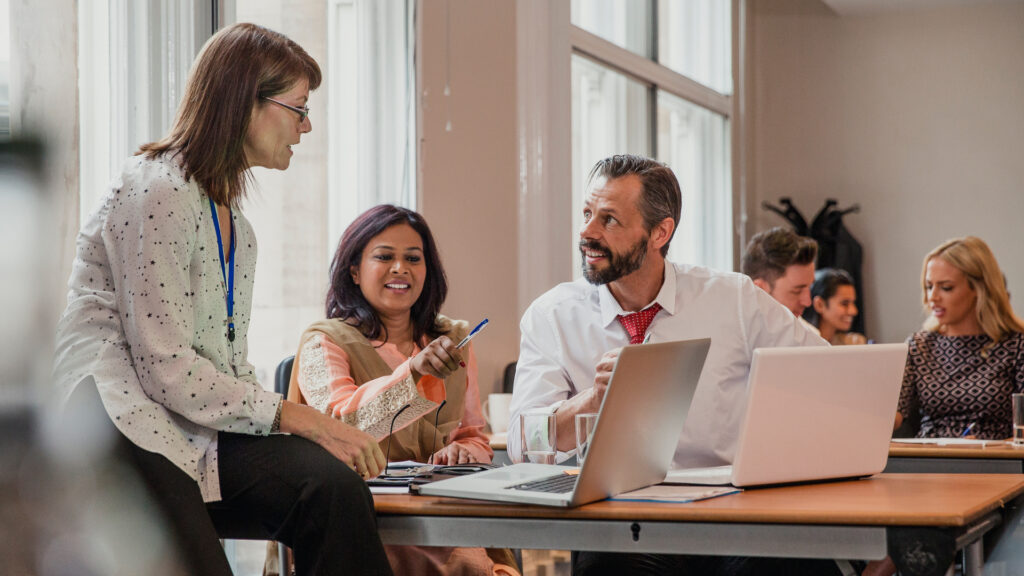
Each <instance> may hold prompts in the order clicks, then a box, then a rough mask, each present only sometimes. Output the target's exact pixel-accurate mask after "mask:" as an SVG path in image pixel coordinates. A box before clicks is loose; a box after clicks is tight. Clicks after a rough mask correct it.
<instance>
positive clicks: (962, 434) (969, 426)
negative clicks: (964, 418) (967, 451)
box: [960, 422, 977, 438]
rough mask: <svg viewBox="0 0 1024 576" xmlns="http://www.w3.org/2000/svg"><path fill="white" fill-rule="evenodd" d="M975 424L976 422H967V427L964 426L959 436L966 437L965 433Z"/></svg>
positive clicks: (968, 432)
mask: <svg viewBox="0 0 1024 576" xmlns="http://www.w3.org/2000/svg"><path fill="white" fill-rule="evenodd" d="M975 424H977V422H971V423H970V424H968V425H967V428H964V431H963V432H962V433H961V434H960V437H961V438H967V435H968V434H970V433H971V430H972V429H973V428H974V425H975Z"/></svg>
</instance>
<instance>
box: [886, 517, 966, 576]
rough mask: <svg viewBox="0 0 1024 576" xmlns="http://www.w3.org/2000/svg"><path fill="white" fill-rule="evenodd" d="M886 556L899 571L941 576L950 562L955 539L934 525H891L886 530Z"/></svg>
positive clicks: (910, 574) (911, 574)
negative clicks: (897, 526) (932, 526)
mask: <svg viewBox="0 0 1024 576" xmlns="http://www.w3.org/2000/svg"><path fill="white" fill-rule="evenodd" d="M887 536H888V546H889V556H890V557H891V558H892V561H893V563H894V564H896V568H897V569H899V571H900V574H905V575H907V576H944V575H945V574H946V573H947V570H948V569H949V567H950V566H952V565H953V558H954V554H955V553H956V541H955V539H954V538H953V535H952V534H951V533H950V532H949V531H947V530H942V529H937V528H910V527H908V528H892V529H890V530H889V531H888V533H887Z"/></svg>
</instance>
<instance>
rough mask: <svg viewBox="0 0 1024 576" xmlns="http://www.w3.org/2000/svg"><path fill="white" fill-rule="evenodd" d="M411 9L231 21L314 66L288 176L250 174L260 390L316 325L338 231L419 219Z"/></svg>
mask: <svg viewBox="0 0 1024 576" xmlns="http://www.w3.org/2000/svg"><path fill="white" fill-rule="evenodd" d="M413 4H414V2H413V1H412V0H408V1H401V2H377V1H374V0H327V1H326V2H324V1H323V0H301V1H293V2H287V3H285V2H281V1H280V0H246V2H236V3H235V11H234V14H233V18H231V21H233V22H253V23H256V24H260V25H262V26H266V27H268V28H270V29H272V30H276V31H278V32H281V33H283V34H285V35H287V36H288V37H290V38H291V39H293V40H295V41H296V42H298V43H299V44H300V45H301V46H302V47H303V48H304V49H306V51H307V52H309V53H310V55H311V56H312V57H313V58H314V59H315V60H316V61H317V63H318V64H320V69H321V71H322V72H323V84H322V85H321V86H320V89H319V90H316V91H315V92H313V93H311V94H310V101H309V107H310V109H311V112H310V116H309V118H310V121H311V123H312V125H313V130H312V132H310V133H308V134H305V135H303V137H302V142H301V144H300V145H298V146H296V147H295V156H293V157H292V162H291V166H290V167H289V168H288V170H287V171H284V172H281V171H275V170H266V169H261V168H257V169H254V171H253V174H254V176H255V181H256V188H255V190H254V191H253V193H252V194H251V195H250V198H249V201H247V202H246V204H245V206H244V209H245V214H246V216H247V217H248V218H249V219H250V220H251V221H252V224H253V227H254V228H255V230H256V237H257V238H258V239H259V250H260V254H259V260H258V263H257V269H256V278H257V281H256V288H255V293H254V295H253V317H252V325H251V328H250V331H249V359H250V360H251V361H252V362H253V364H254V365H255V367H256V372H257V375H258V377H259V379H260V381H261V382H262V383H263V385H264V387H266V388H272V387H273V375H274V371H275V369H276V367H277V364H278V363H279V362H280V361H281V360H282V359H283V358H284V357H285V356H289V355H292V354H295V351H296V349H297V347H298V341H299V335H300V334H302V331H303V330H304V329H305V328H306V326H308V325H309V324H310V323H312V322H313V321H314V320H317V319H319V318H322V317H323V315H324V300H325V296H326V288H327V284H328V265H329V264H330V261H331V258H333V256H334V251H335V249H336V247H337V244H338V240H339V239H340V237H341V234H342V232H344V230H345V228H346V227H347V226H348V225H349V224H350V223H351V222H352V220H353V219H355V217H356V216H358V215H359V214H360V213H361V212H363V211H365V210H366V209H368V208H370V207H371V206H374V205H376V204H379V203H383V202H389V203H394V204H399V205H402V206H406V207H409V208H415V199H416V179H415V174H416V170H415V163H414V159H415V157H416V156H415V144H416V139H415V129H416V124H415V121H414V118H413V114H414V111H415V106H414V96H415V94H414V89H415V84H414V73H413V71H414V67H413V62H412V52H413V50H412V45H413V33H412V31H413V18H412V16H413V14H412V11H413V9H412V6H413Z"/></svg>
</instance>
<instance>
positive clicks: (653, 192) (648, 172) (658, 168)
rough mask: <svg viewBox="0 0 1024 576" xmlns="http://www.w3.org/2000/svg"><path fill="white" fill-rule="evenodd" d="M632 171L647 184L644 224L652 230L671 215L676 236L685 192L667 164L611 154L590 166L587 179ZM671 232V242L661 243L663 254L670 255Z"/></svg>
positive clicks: (642, 198) (641, 206)
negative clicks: (681, 190) (680, 188)
mask: <svg viewBox="0 0 1024 576" xmlns="http://www.w3.org/2000/svg"><path fill="white" fill-rule="evenodd" d="M630 174H636V175H637V176H638V177H639V178H640V182H641V184H643V187H644V188H643V192H642V193H641V194H640V200H639V206H638V208H639V209H640V213H641V214H643V217H644V228H646V230H647V232H650V231H651V230H653V229H654V227H655V226H657V225H658V224H660V223H661V221H662V220H664V219H665V218H671V219H672V224H673V227H672V236H675V234H676V227H678V226H679V215H680V213H681V212H682V205H683V198H682V192H680V190H679V181H678V180H676V175H675V174H674V173H673V172H672V169H671V168H669V167H668V165H667V164H663V163H661V162H658V161H657V160H652V159H650V158H645V157H643V156H637V155H634V154H618V155H615V156H609V157H608V158H605V159H604V160H600V161H598V163H597V164H595V165H594V167H593V168H591V169H590V176H589V177H588V179H587V182H588V184H589V183H591V182H593V181H594V179H595V178H597V177H604V178H607V179H608V180H614V179H616V178H622V177H623V176H628V175H630ZM672 236H669V237H668V242H665V245H664V246H662V247H661V255H662V256H666V255H668V246H669V244H671V243H672Z"/></svg>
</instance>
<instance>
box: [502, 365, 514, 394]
mask: <svg viewBox="0 0 1024 576" xmlns="http://www.w3.org/2000/svg"><path fill="white" fill-rule="evenodd" d="M515 383H516V363H515V362H511V363H509V365H508V366H505V377H504V378H502V381H501V391H502V392H504V393H506V394H511V393H512V386H513V385H514V384H515Z"/></svg>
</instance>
